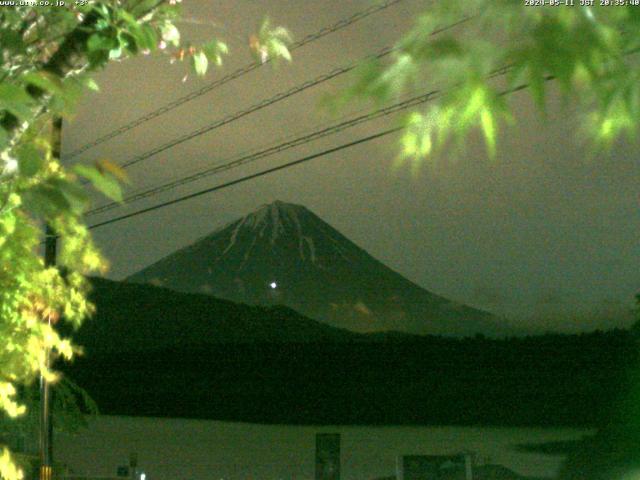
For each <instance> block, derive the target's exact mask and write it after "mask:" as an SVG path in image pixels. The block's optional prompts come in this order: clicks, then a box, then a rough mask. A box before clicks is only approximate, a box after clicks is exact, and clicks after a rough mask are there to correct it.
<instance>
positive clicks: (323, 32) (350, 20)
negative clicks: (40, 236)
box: [65, 0, 402, 160]
mask: <svg viewBox="0 0 640 480" xmlns="http://www.w3.org/2000/svg"><path fill="white" fill-rule="evenodd" d="M401 1H402V0H388V1H386V2H383V3H380V4H377V5H371V6H370V7H369V8H367V9H365V10H362V11H360V12H356V13H354V14H353V15H351V16H350V17H347V18H344V19H342V20H339V21H338V22H336V23H335V24H333V25H331V26H327V27H323V28H321V29H320V30H318V31H317V32H315V33H312V34H309V35H307V36H306V37H304V38H303V39H302V40H300V41H298V42H295V43H293V44H292V45H291V47H289V51H290V52H293V51H294V50H297V49H298V48H301V47H303V46H304V45H307V44H309V43H312V42H314V41H316V40H319V39H321V38H323V37H325V36H327V35H329V34H331V33H333V32H337V31H339V30H342V29H344V28H346V27H348V26H350V25H353V24H354V23H356V22H359V21H360V20H363V19H365V18H367V17H369V16H371V15H373V14H375V13H377V12H380V11H382V10H385V9H387V8H389V7H391V6H393V5H396V4H398V3H400V2H401ZM270 61H271V59H267V61H266V62H264V63H259V62H252V63H250V64H247V65H245V66H244V67H241V68H239V69H237V70H235V71H234V72H232V73H230V74H228V75H225V76H224V77H222V78H220V79H218V80H215V81H213V82H211V83H209V84H208V85H205V86H204V87H202V88H200V89H198V90H196V91H194V92H191V93H189V94H187V95H184V96H182V97H180V98H178V99H176V100H174V101H172V102H170V103H167V104H166V105H164V106H162V107H160V108H158V109H156V110H154V111H152V112H149V113H147V114H146V115H143V116H141V117H138V118H137V119H135V120H132V121H131V122H129V123H127V124H125V125H122V126H121V127H119V128H117V129H115V130H112V131H111V132H109V133H107V134H105V135H103V136H101V137H99V138H97V139H95V140H93V141H91V142H88V143H86V144H84V145H83V146H81V147H79V148H77V149H76V150H73V151H72V152H71V153H69V154H67V155H66V156H65V160H70V159H72V158H74V157H77V156H78V155H80V154H81V153H83V152H86V151H87V150H89V149H91V148H93V147H96V146H98V145H100V144H102V143H104V142H106V141H108V140H111V139H113V138H115V137H117V136H120V135H122V134H123V133H126V132H128V131H129V130H132V129H134V128H136V127H138V126H139V125H142V124H143V123H146V122H148V121H150V120H152V119H154V118H157V117H159V116H161V115H164V114H165V113H167V112H170V111H171V110H174V109H175V108H177V107H179V106H181V105H184V104H185V103H187V102H190V101H191V100H193V99H196V98H198V97H201V96H203V95H205V94H206V93H208V92H210V91H212V90H215V89H216V88H218V87H221V86H222V85H225V84H226V83H228V82H230V81H232V80H235V79H237V78H240V77H242V76H243V75H246V74H247V73H249V72H252V71H253V70H256V69H257V68H260V67H261V66H262V65H264V64H266V63H269V62H270Z"/></svg>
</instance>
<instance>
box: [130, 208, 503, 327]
mask: <svg viewBox="0 0 640 480" xmlns="http://www.w3.org/2000/svg"><path fill="white" fill-rule="evenodd" d="M128 281H130V282H137V283H152V284H155V285H160V286H164V287H167V288H171V289H174V290H178V291H183V292H193V293H208V294H211V295H215V296H218V297H222V298H226V299H229V300H233V301H237V302H244V303H249V304H260V305H274V304H283V305H287V306H289V307H291V308H293V309H295V310H297V311H299V312H301V313H303V314H304V315H307V316H308V317H310V318H313V319H316V320H320V321H323V322H327V323H329V324H331V325H334V326H338V327H342V328H347V329H351V330H355V331H360V332H371V331H383V330H396V331H402V332H408V333H419V334H444V335H471V334H475V333H478V332H481V333H485V334H495V333H500V332H501V331H503V328H501V327H500V326H499V324H498V323H497V322H496V321H495V320H496V319H495V318H494V317H492V316H491V315H489V314H487V313H485V312H482V311H480V310H476V309H474V308H470V307H467V306H465V305H461V304H457V303H455V302H452V301H449V300H447V299H445V298H443V297H440V296H438V295H435V294H433V293H430V292H428V291H427V290H425V289H423V288H421V287H419V286H418V285H416V284H414V283H412V282H410V281H409V280H407V279H405V278H404V277H402V276H401V275H399V274H398V273H396V272H394V271H393V270H391V269H390V268H388V267H387V266H385V265H383V264H382V263H380V262H379V261H378V260H376V259H375V258H373V257H372V256H371V255H369V254H368V253H367V252H365V251H364V250H362V249H361V248H360V247H358V246H357V245H355V244H354V243H353V242H351V241H350V240H349V239H347V238H346V237H344V236H343V235H342V234H341V233H340V232H338V231H337V230H335V229H334V228H332V227H331V226H330V225H328V224H327V223H325V222H324V221H322V220H321V219H320V218H318V217H317V216H316V215H315V214H314V213H312V212H311V211H309V210H308V209H306V208H305V207H303V206H299V205H294V204H290V203H284V202H280V201H276V202H274V203H272V204H270V205H264V206H262V207H261V208H259V209H258V210H256V211H255V212H253V213H251V214H249V215H247V216H245V217H243V218H241V219H239V220H237V221H235V222H232V223H230V224H228V225H226V226H225V227H222V228H221V229H219V230H216V231H214V232H213V233H211V234H209V235H207V236H206V237H204V238H202V239H200V240H198V241H197V242H195V243H194V244H192V245H191V246H189V247H186V248H183V249H181V250H178V251H176V252H174V253H172V254H171V255H169V256H167V257H165V258H163V259H162V260H160V261H159V262H157V263H155V264H153V265H151V266H149V267H147V268H145V269H143V270H141V271H140V272H138V273H136V274H134V275H132V276H131V277H129V279H128Z"/></svg>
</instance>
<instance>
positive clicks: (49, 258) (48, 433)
mask: <svg viewBox="0 0 640 480" xmlns="http://www.w3.org/2000/svg"><path fill="white" fill-rule="evenodd" d="M61 146H62V118H61V117H54V119H53V121H52V123H51V154H52V156H53V159H54V160H60V151H61ZM57 250H58V236H57V235H56V232H55V231H54V230H53V228H51V226H50V225H49V224H47V225H46V226H45V243H44V264H45V266H46V267H53V266H55V265H56V257H57ZM47 321H48V322H49V326H51V316H49V317H48V318H47ZM50 362H51V358H50V352H49V350H46V351H45V366H46V368H49V367H50ZM39 443H40V480H52V478H53V423H52V422H51V388H50V385H49V382H47V380H46V378H44V376H43V375H40V442H39Z"/></svg>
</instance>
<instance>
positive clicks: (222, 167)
mask: <svg viewBox="0 0 640 480" xmlns="http://www.w3.org/2000/svg"><path fill="white" fill-rule="evenodd" d="M438 94H439V92H438V91H432V92H429V93H426V94H423V95H418V96H415V97H412V98H410V99H408V100H404V101H402V102H398V103H395V104H393V105H390V106H388V107H385V108H380V109H378V110H375V111H373V112H369V113H367V114H364V115H360V116H358V117H355V118H352V119H349V120H346V121H343V122H340V123H337V124H334V125H331V126H329V127H326V128H323V129H321V130H317V131H314V132H312V133H308V134H306V135H302V136H300V137H297V138H294V139H292V140H288V141H286V142H284V143H281V144H278V145H276V146H272V147H268V148H266V149H263V150H260V151H258V152H255V153H251V154H248V155H243V156H242V157H240V158H238V159H236V160H233V161H230V162H227V163H222V164H218V165H214V166H212V167H210V168H207V169H205V170H202V171H200V172H197V173H194V174H192V175H188V176H186V177H182V178H179V179H177V180H174V181H171V182H167V183H165V184H162V185H159V186H156V187H153V188H150V189H148V190H145V191H143V192H139V193H136V194H133V195H130V196H129V197H127V198H125V199H124V203H125V204H131V203H133V202H136V201H138V200H142V199H144V198H148V197H151V196H153V195H157V194H159V193H162V192H165V191H167V190H171V189H173V188H175V187H178V186H181V185H186V184H188V183H192V182H194V181H196V180H200V179H202V178H206V177H208V176H211V175H215V174H217V173H220V172H224V171H227V170H231V169H233V168H237V167H240V166H242V165H245V164H248V163H251V162H255V161H257V160H260V159H263V158H265V157H269V156H271V155H274V154H276V153H281V152H283V151H286V150H289V149H291V148H294V147H297V146H300V145H304V144H307V143H310V142H311V141H314V140H317V139H320V138H324V137H326V136H329V135H333V134H336V133H339V132H342V131H343V130H346V129H348V128H351V127H355V126H356V125H360V124H361V123H365V122H369V121H371V120H374V119H377V118H380V117H383V116H388V115H391V114H393V113H396V112H398V111H401V110H404V109H407V108H410V107H414V106H416V105H420V104H422V103H425V102H427V101H429V100H433V99H434V98H435V97H436V96H437V95H438ZM120 206H122V204H121V203H118V202H111V203H108V204H106V205H103V206H101V207H97V208H94V209H92V210H89V211H88V212H87V213H86V214H85V215H86V216H91V215H97V214H99V213H104V212H107V211H110V210H113V209H114V208H118V207H120Z"/></svg>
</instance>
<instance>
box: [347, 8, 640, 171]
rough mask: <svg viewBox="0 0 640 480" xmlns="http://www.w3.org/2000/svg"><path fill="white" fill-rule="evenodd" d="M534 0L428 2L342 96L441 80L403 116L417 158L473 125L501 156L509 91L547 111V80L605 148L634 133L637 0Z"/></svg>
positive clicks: (373, 94) (639, 27)
mask: <svg viewBox="0 0 640 480" xmlns="http://www.w3.org/2000/svg"><path fill="white" fill-rule="evenodd" d="M536 3H538V2H535V1H530V0H447V1H440V2H433V3H430V4H429V5H428V6H427V7H425V11H424V13H423V14H422V15H421V16H420V17H419V19H418V20H417V22H416V24H415V27H414V28H413V29H412V30H410V31H409V32H408V33H407V34H406V35H405V36H404V37H403V38H402V39H401V40H400V41H399V42H398V43H397V45H396V48H395V50H394V52H393V54H392V58H391V60H390V61H389V60H377V61H372V62H370V63H369V64H367V65H366V66H364V67H363V68H362V70H361V74H360V77H359V80H358V81H357V82H354V84H353V86H352V87H351V88H350V89H349V90H348V91H347V92H346V93H345V95H344V96H343V97H342V100H343V101H344V100H347V99H352V98H353V97H360V98H373V99H374V100H376V101H386V100H388V99H390V98H392V97H394V96H398V95H401V94H403V93H406V92H407V91H410V90H415V89H425V88H428V89H430V90H431V89H434V88H436V89H439V90H440V93H439V95H438V96H437V97H436V98H435V99H434V101H432V102H430V103H429V104H428V105H427V106H426V107H424V109H422V110H416V111H413V112H412V113H411V114H410V115H408V116H407V117H406V123H405V127H406V128H405V130H404V135H403V137H402V154H403V156H404V158H411V159H416V160H420V159H422V158H424V157H425V156H427V155H429V154H430V153H432V151H434V150H437V149H438V148H442V147H443V146H445V145H447V144H448V143H449V141H450V140H457V141H458V142H463V140H464V139H465V138H466V136H467V134H468V133H469V132H470V131H471V130H473V129H477V130H480V131H481V132H482V134H483V137H484V140H485V143H486V146H487V150H488V153H489V155H490V156H494V155H495V153H496V143H497V134H498V131H499V127H500V125H501V124H502V123H504V122H512V121H514V120H516V118H515V115H514V113H513V112H512V110H511V109H510V106H509V98H510V96H509V95H507V93H509V92H512V91H515V90H523V89H525V88H526V89H527V91H528V93H529V95H530V96H531V98H532V100H533V101H534V102H535V104H536V105H537V107H538V108H539V110H540V111H541V112H543V113H544V111H545V103H546V102H547V99H548V88H547V82H548V81H549V80H553V81H554V82H553V83H555V84H556V85H557V86H558V87H559V90H560V93H561V96H562V98H563V100H564V101H565V104H566V105H571V106H577V107H579V108H580V109H581V115H582V118H583V120H584V121H583V124H584V126H585V131H584V132H583V133H586V134H588V135H589V136H590V138H592V139H593V141H594V142H593V145H594V146H596V147H598V148H600V147H607V146H609V145H611V143H612V142H613V141H615V140H616V139H618V138H619V137H621V136H626V137H628V138H631V139H634V138H635V137H636V135H637V132H638V126H639V125H640V68H639V63H638V58H637V56H636V55H635V54H636V53H637V52H638V49H639V48H640V5H633V4H634V3H637V2H634V1H626V2H619V1H616V0H604V1H603V2H600V1H599V0H598V1H596V2H595V3H596V4H598V5H596V6H592V7H587V6H581V5H580V0H567V1H565V0H561V1H553V0H552V2H551V3H556V4H558V5H557V6H549V5H548V3H549V2H547V6H535V5H534V4H536ZM600 3H607V4H610V5H609V6H600ZM572 4H575V5H574V6H570V5H572ZM454 25H455V28H448V27H453V26H454ZM436 32H438V34H437V35H434V33H436Z"/></svg>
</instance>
